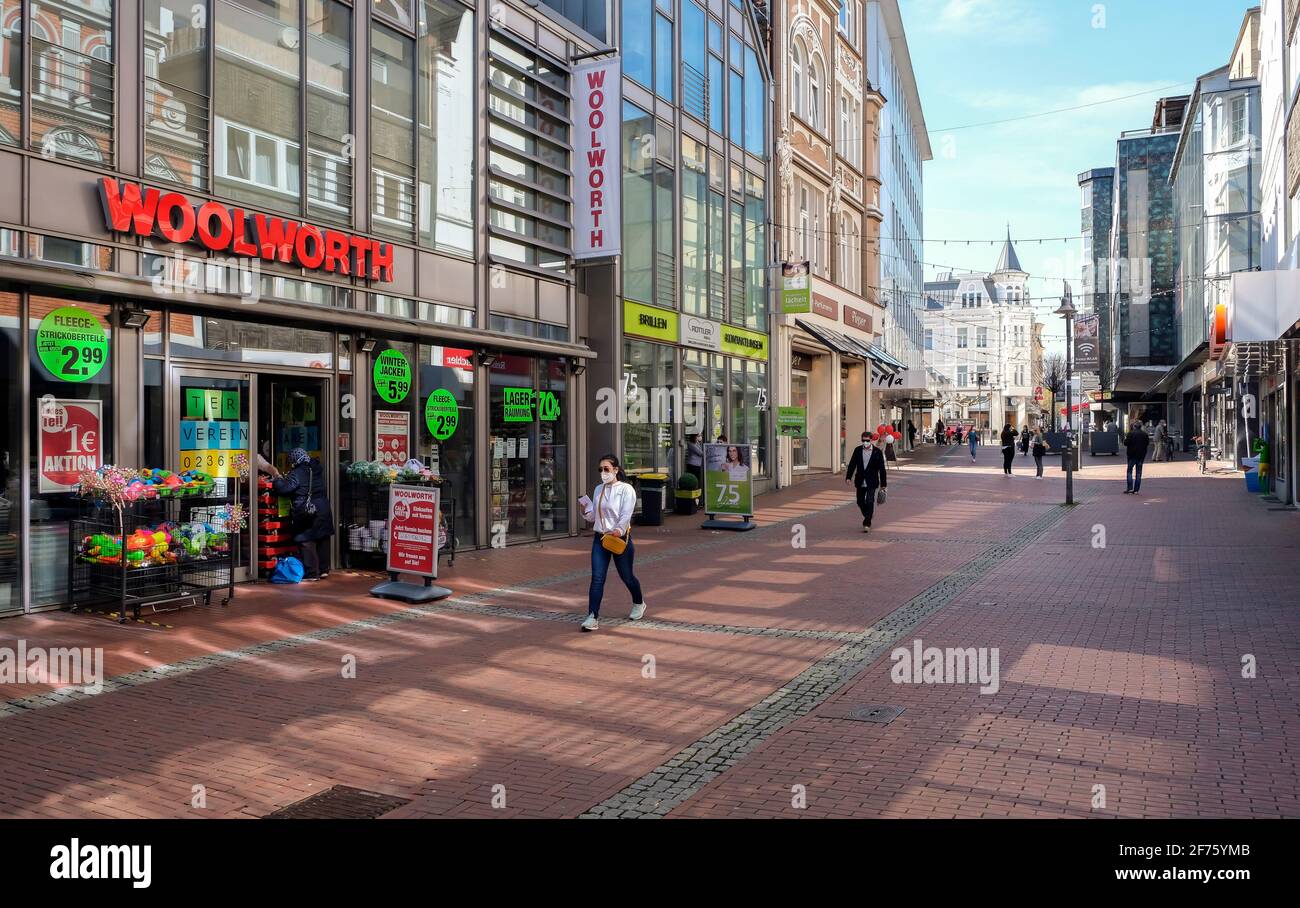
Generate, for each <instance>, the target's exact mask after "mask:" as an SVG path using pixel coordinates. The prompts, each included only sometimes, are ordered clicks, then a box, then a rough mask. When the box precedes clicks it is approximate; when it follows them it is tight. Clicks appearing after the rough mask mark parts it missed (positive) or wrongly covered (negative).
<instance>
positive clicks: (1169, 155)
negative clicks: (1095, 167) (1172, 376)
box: [1103, 95, 1187, 401]
mask: <svg viewBox="0 0 1300 908" xmlns="http://www.w3.org/2000/svg"><path fill="white" fill-rule="evenodd" d="M1186 103H1187V96H1186V95H1183V96H1180V97H1171V98H1162V99H1160V101H1159V102H1157V104H1156V112H1155V116H1154V117H1153V119H1152V124H1151V127H1150V128H1148V129H1140V130H1130V131H1128V132H1125V133H1123V134H1121V135H1120V138H1119V141H1118V142H1117V143H1116V153H1115V178H1114V186H1113V190H1114V192H1113V199H1114V201H1113V211H1112V226H1111V254H1110V300H1109V302H1110V335H1109V337H1110V347H1111V349H1110V369H1111V373H1110V376H1109V378H1110V380H1111V383H1110V384H1109V385H1106V384H1105V382H1104V381H1103V387H1104V389H1107V390H1112V391H1113V399H1114V400H1116V401H1123V400H1126V399H1128V398H1132V399H1133V400H1137V399H1140V398H1141V397H1142V396H1143V395H1145V394H1146V393H1147V392H1148V391H1150V390H1151V389H1152V387H1153V386H1154V385H1155V383H1156V382H1157V381H1158V380H1159V379H1160V378H1161V377H1162V376H1163V375H1164V372H1165V371H1166V370H1167V369H1168V367H1169V366H1172V365H1174V364H1175V363H1177V362H1178V333H1177V326H1176V322H1175V318H1174V283H1175V277H1174V255H1175V249H1174V245H1175V244H1174V228H1175V216H1174V203H1173V187H1172V186H1171V185H1170V184H1169V172H1170V170H1171V168H1172V167H1173V161H1174V152H1175V151H1176V150H1177V147H1178V136H1179V129H1180V127H1181V126H1182V115H1183V108H1184V107H1185V105H1186Z"/></svg>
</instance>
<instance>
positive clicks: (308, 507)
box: [271, 448, 334, 580]
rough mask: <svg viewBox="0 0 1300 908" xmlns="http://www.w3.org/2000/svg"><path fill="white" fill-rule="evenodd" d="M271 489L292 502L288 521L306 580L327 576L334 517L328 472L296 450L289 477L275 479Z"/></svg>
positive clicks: (293, 453) (292, 456) (299, 450)
mask: <svg viewBox="0 0 1300 908" xmlns="http://www.w3.org/2000/svg"><path fill="white" fill-rule="evenodd" d="M271 490H272V491H273V492H275V494H277V495H285V496H287V497H289V498H292V499H293V503H292V505H291V506H290V508H289V519H290V521H291V522H292V525H293V531H294V537H293V541H294V542H296V543H298V551H299V554H300V555H301V557H302V567H303V579H304V580H323V579H324V578H326V577H328V576H329V572H330V547H329V538H330V537H331V536H333V535H334V514H333V512H332V511H331V510H330V501H329V498H327V497H326V495H325V471H324V470H323V469H322V468H321V465H320V461H319V460H316V459H315V458H313V457H312V456H311V455H310V454H308V453H307V452H306V451H304V450H303V449H302V448H294V449H293V450H292V451H290V452H289V474H288V475H287V476H281V477H278V478H276V479H274V480H272V482H271ZM322 543H323V544H322Z"/></svg>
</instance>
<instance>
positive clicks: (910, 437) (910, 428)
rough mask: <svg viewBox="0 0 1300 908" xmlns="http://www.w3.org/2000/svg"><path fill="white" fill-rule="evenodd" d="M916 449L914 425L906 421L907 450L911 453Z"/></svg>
mask: <svg viewBox="0 0 1300 908" xmlns="http://www.w3.org/2000/svg"><path fill="white" fill-rule="evenodd" d="M915 448H916V425H915V424H914V423H913V422H912V421H911V420H910V419H909V420H908V421H907V450H909V451H911V450H913V449H915Z"/></svg>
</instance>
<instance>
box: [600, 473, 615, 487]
mask: <svg viewBox="0 0 1300 908" xmlns="http://www.w3.org/2000/svg"><path fill="white" fill-rule="evenodd" d="M616 479H618V474H617V473H601V474H600V481H601V482H603V483H605V485H609V484H610V483H611V482H613V481H614V480H616Z"/></svg>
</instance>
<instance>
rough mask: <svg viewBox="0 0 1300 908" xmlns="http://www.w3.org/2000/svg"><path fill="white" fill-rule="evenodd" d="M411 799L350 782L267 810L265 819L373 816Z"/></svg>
mask: <svg viewBox="0 0 1300 908" xmlns="http://www.w3.org/2000/svg"><path fill="white" fill-rule="evenodd" d="M409 803H411V799H410V798H397V797H394V796H393V795H388V794H384V793H383V792H381V791H365V790H364V789H361V788H350V787H348V786H347V785H335V786H334V787H333V788H327V789H326V790H325V791H322V792H321V793H320V794H314V795H312V796H311V797H309V798H303V799H302V800H301V801H296V802H294V803H293V804H290V805H289V806H288V807H282V808H280V809H279V810H277V811H276V812H275V813H268V814H267V815H266V816H265V817H263V819H266V820H373V819H375V818H376V817H381V816H383V815H384V814H386V813H388V812H389V811H390V810H396V809H397V808H399V807H401V806H402V805H403V804H409Z"/></svg>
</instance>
